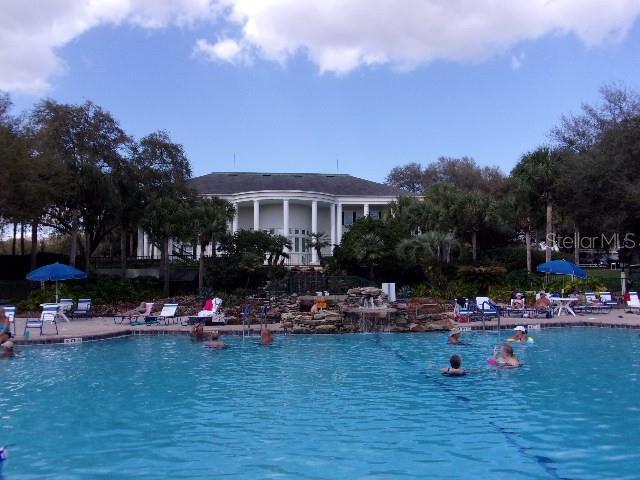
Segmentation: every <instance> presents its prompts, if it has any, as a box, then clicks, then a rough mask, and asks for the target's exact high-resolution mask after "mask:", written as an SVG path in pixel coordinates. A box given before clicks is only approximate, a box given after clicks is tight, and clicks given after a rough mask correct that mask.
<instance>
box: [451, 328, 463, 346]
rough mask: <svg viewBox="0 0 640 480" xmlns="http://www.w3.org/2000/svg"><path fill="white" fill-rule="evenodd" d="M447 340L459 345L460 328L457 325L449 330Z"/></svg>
mask: <svg viewBox="0 0 640 480" xmlns="http://www.w3.org/2000/svg"><path fill="white" fill-rule="evenodd" d="M448 342H449V343H450V344H451V345H460V344H461V343H462V341H461V340H460V329H459V328H458V327H455V328H453V329H451V331H450V332H449V340H448Z"/></svg>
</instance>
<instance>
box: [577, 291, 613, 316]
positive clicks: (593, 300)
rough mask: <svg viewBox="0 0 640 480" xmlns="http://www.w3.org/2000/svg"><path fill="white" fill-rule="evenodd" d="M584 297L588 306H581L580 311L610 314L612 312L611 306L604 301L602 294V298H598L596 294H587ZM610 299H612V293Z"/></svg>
mask: <svg viewBox="0 0 640 480" xmlns="http://www.w3.org/2000/svg"><path fill="white" fill-rule="evenodd" d="M606 293H608V292H606ZM584 296H585V298H586V299H587V304H586V305H583V306H581V307H580V309H579V310H580V311H582V312H585V313H609V312H610V311H611V305H609V304H607V303H606V302H604V301H603V299H602V294H601V296H600V298H598V296H597V295H596V294H595V292H585V294H584ZM609 299H611V294H610V293H609ZM574 310H575V308H574Z"/></svg>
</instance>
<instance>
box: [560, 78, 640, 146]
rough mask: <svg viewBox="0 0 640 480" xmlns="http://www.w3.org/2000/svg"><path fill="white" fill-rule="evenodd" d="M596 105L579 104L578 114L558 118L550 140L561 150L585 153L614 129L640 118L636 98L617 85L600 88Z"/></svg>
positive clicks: (634, 94) (637, 99) (638, 103)
mask: <svg viewBox="0 0 640 480" xmlns="http://www.w3.org/2000/svg"><path fill="white" fill-rule="evenodd" d="M600 97H601V103H600V104H599V105H589V104H586V103H583V104H582V108H581V110H582V113H581V114H578V115H562V117H561V118H560V125H558V126H556V127H554V128H553V129H552V130H551V138H552V140H553V141H554V142H555V143H556V145H557V146H558V147H559V148H561V149H568V150H572V151H573V152H575V153H579V154H580V153H586V152H588V151H589V150H591V149H592V148H594V147H595V146H596V145H597V144H598V142H600V140H601V139H602V137H603V135H604V134H605V133H606V132H608V131H609V130H611V129H612V128H614V127H615V126H616V125H619V124H620V123H623V122H625V121H628V120H629V119H631V118H636V119H637V118H638V117H640V95H638V93H637V92H634V91H632V90H629V89H627V88H625V87H623V86H618V85H603V86H602V87H600Z"/></svg>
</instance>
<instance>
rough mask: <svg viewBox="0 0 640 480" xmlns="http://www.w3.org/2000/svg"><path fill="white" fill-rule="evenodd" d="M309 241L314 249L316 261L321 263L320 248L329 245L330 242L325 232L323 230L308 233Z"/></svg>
mask: <svg viewBox="0 0 640 480" xmlns="http://www.w3.org/2000/svg"><path fill="white" fill-rule="evenodd" d="M309 243H310V244H311V248H313V249H314V250H315V251H316V254H317V255H318V261H319V262H320V263H322V249H323V248H325V247H328V246H330V245H331V242H330V241H329V239H328V238H327V234H326V233H324V232H318V233H310V234H309Z"/></svg>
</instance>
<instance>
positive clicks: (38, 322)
mask: <svg viewBox="0 0 640 480" xmlns="http://www.w3.org/2000/svg"><path fill="white" fill-rule="evenodd" d="M58 308H59V307H58V304H57V303H45V304H44V305H43V306H42V313H41V314H40V318H38V319H27V322H26V323H25V325H24V335H26V334H27V330H28V329H29V328H38V329H40V335H44V326H45V324H46V322H49V323H51V324H53V325H55V327H56V335H57V334H58V322H57V321H56V317H57V316H58Z"/></svg>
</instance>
